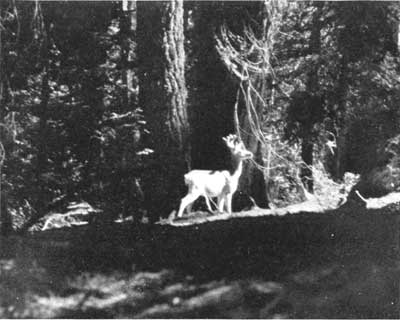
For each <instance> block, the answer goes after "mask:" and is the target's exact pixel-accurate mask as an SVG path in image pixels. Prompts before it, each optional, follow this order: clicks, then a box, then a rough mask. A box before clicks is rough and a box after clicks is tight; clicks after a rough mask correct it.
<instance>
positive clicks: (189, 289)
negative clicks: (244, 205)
mask: <svg viewBox="0 0 400 320" xmlns="http://www.w3.org/2000/svg"><path fill="white" fill-rule="evenodd" d="M359 211H360V212H357V213H354V212H344V211H343V210H342V211H340V210H337V211H331V212H326V213H298V214H292V215H285V216H259V217H240V218H234V219H228V220H224V221H222V220H221V221H214V222H207V223H202V224H193V225H188V226H174V225H154V226H149V225H142V226H140V227H135V226H133V225H129V224H116V225H112V226H97V227H96V226H89V227H76V228H70V229H59V230H49V231H46V232H39V233H35V234H33V235H30V236H26V237H23V238H22V237H10V238H7V239H2V240H1V242H0V272H1V273H0V297H1V302H0V316H1V317H2V318H4V317H7V318H16V317H18V318H22V317H31V318H39V317H40V318H49V317H58V318H113V317H118V318H124V317H130V318H232V317H234V318H399V310H398V306H397V304H398V302H399V301H398V298H399V294H398V293H399V275H400V264H399V263H398V215H397V211H396V209H394V210H392V212H383V211H382V210H375V211H371V210H368V211H367V210H361V209H360V210H359Z"/></svg>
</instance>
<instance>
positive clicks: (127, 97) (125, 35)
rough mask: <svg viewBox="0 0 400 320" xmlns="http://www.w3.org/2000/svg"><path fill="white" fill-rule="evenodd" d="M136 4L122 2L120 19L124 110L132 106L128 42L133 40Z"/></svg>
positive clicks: (131, 74) (131, 56)
mask: <svg viewBox="0 0 400 320" xmlns="http://www.w3.org/2000/svg"><path fill="white" fill-rule="evenodd" d="M135 9H136V2H135V1H125V0H124V2H123V13H122V17H121V37H122V39H121V46H122V68H123V71H122V73H123V74H122V77H123V79H122V81H123V82H124V87H125V92H124V96H123V103H124V108H127V109H130V108H129V107H131V106H132V92H133V75H134V70H133V68H132V63H133V62H132V60H133V50H132V48H131V45H130V42H131V41H132V40H133V39H134V38H135V29H136V23H135V22H136V12H135Z"/></svg>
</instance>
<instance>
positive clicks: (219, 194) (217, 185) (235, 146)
mask: <svg viewBox="0 0 400 320" xmlns="http://www.w3.org/2000/svg"><path fill="white" fill-rule="evenodd" d="M222 139H223V140H224V141H225V144H226V146H227V147H228V148H229V151H230V152H231V156H232V164H233V166H232V169H231V170H223V171H213V170H192V171H190V172H188V173H187V174H185V176H184V177H185V184H186V185H187V186H188V187H189V191H188V194H187V195H186V196H185V197H184V198H183V199H182V200H181V205H180V207H179V211H178V214H177V217H182V215H183V212H184V210H185V209H186V207H188V206H189V205H191V204H192V203H193V202H194V201H196V199H197V198H199V197H200V196H203V197H204V198H205V199H206V204H207V207H208V210H210V211H211V212H212V209H211V205H210V199H211V198H217V207H218V211H219V212H223V210H224V206H225V207H226V211H227V212H228V213H232V196H233V194H234V193H235V191H236V190H237V188H238V183H239V178H240V175H241V174H242V170H243V160H245V159H250V158H252V157H253V154H252V153H251V152H250V151H248V150H247V149H246V147H245V146H244V144H243V142H242V141H240V140H239V138H238V137H237V136H236V135H233V134H230V135H229V136H227V137H224V138H222Z"/></svg>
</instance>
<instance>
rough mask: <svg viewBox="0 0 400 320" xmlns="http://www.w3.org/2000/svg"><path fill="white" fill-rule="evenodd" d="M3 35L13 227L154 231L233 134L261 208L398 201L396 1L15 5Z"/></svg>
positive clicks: (5, 169)
mask: <svg viewBox="0 0 400 320" xmlns="http://www.w3.org/2000/svg"><path fill="white" fill-rule="evenodd" d="M0 35H1V38H0V42H1V51H0V59H1V60H0V61H1V64H0V66H1V72H0V74H1V76H0V101H1V114H0V116H1V123H2V125H1V130H2V131H1V134H2V135H1V142H2V146H3V147H4V152H2V157H3V158H4V159H3V163H2V179H1V186H2V206H3V208H7V210H6V211H7V214H4V212H3V214H2V216H3V217H5V216H8V218H3V220H4V219H5V221H3V225H9V227H12V229H13V230H26V229H28V228H29V227H31V226H32V225H33V224H35V223H36V222H37V221H38V220H39V219H40V218H41V217H43V216H45V215H47V214H49V213H51V212H57V211H60V210H63V209H62V208H65V206H66V205H67V204H68V203H70V202H73V201H86V202H88V203H89V204H90V205H91V206H93V207H94V208H96V209H98V210H102V212H103V214H102V218H101V219H104V220H107V221H108V220H110V219H111V220H113V219H117V218H128V217H132V218H133V219H134V220H136V221H140V220H141V219H142V217H143V215H146V216H147V217H148V218H150V220H151V221H157V220H158V218H159V217H165V216H168V215H169V214H170V213H171V212H172V211H173V210H176V208H177V205H178V203H179V199H180V198H181V197H182V195H183V194H184V192H185V186H184V183H183V174H184V173H185V172H187V171H188V170H189V169H193V168H196V169H211V170H217V169H221V168H224V167H225V166H226V165H227V163H228V162H229V157H228V155H227V152H226V150H225V147H224V145H223V143H222V141H221V137H223V136H225V135H226V134H229V133H235V132H236V133H237V134H238V135H239V136H240V137H241V138H242V139H243V141H244V142H245V144H246V146H247V148H248V149H249V150H250V151H252V152H253V154H254V155H255V157H254V160H253V161H252V162H248V163H246V166H245V169H244V174H243V176H242V178H241V181H240V188H239V190H240V191H241V192H240V195H242V196H243V195H247V196H251V197H252V198H253V199H254V200H255V203H256V204H257V205H258V206H259V207H262V208H267V207H269V206H273V207H275V206H282V205H287V204H291V203H295V202H298V201H301V200H304V199H305V196H307V195H309V194H310V193H313V192H314V193H317V194H319V195H321V194H329V193H330V192H331V190H327V189H326V188H325V189H324V185H326V184H324V183H322V184H321V183H319V182H318V181H315V179H314V178H313V177H315V176H316V175H318V174H319V175H323V176H324V177H326V178H327V179H331V180H330V181H332V183H341V181H343V177H344V173H345V172H351V173H355V174H361V182H360V183H361V184H362V181H364V180H366V181H371V180H373V181H374V182H373V183H364V184H363V185H364V187H363V186H362V185H361V186H360V188H361V189H363V190H360V191H361V193H366V196H377V195H383V194H385V193H388V192H390V191H395V190H396V187H397V182H393V181H392V180H396V179H394V178H391V176H393V175H396V173H397V171H398V169H399V168H398V166H397V165H396V164H395V162H396V161H395V160H393V159H392V160H388V159H386V158H385V159H378V158H379V157H385V156H382V152H381V151H378V152H377V150H378V148H377V147H378V146H382V145H384V144H385V143H386V142H387V141H388V140H389V139H393V138H395V137H396V136H397V134H398V132H397V129H398V120H399V116H398V106H397V103H398V94H399V92H398V89H399V84H398V74H399V66H398V42H397V39H398V5H397V3H390V2H385V3H378V2H368V3H364V2H348V3H336V2H315V3H314V2H301V3H291V2H290V3H289V2H288V3H286V2H280V1H279V2H278V1H272V0H271V1H265V2H257V1H254V2H234V3H233V2H206V3H196V2H187V3H183V2H182V1H171V2H168V3H164V2H152V3H146V2H140V1H139V2H137V3H135V2H130V1H124V2H123V3H119V2H112V1H110V2H90V3H89V2H68V1H60V2H54V3H46V2H40V1H36V2H18V1H17V2H15V1H3V2H2V4H1V30H0ZM2 150H3V149H2ZM388 152H389V151H388ZM386 153H387V152H386ZM386 153H385V154H386ZM389 153H390V152H389ZM390 154H391V153H390ZM396 156H397V154H396V155H395V157H396ZM386 157H391V155H388V154H387V155H386ZM385 161H386V162H385ZM387 161H391V162H390V163H391V164H390V168H389V167H385V166H386V165H387ZM371 170H372V171H371ZM389 171H390V173H389ZM371 172H374V173H375V175H374V174H373V173H371ZM371 174H372V175H373V176H372V177H371ZM378 176H379V177H378ZM236 202H237V209H238V210H239V209H240V208H241V206H240V201H239V200H238V201H236ZM6 221H8V222H6ZM10 221H12V225H10ZM9 227H7V228H9ZM7 228H6V229H7Z"/></svg>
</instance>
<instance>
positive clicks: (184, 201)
mask: <svg viewBox="0 0 400 320" xmlns="http://www.w3.org/2000/svg"><path fill="white" fill-rule="evenodd" d="M199 196H200V195H199V194H197V193H188V194H187V195H186V197H184V198H183V199H182V200H181V205H180V207H179V211H178V214H177V217H178V218H179V217H182V215H183V211H184V210H185V208H186V207H187V206H188V205H190V204H192V203H193V202H195V201H196V199H197V198H198V197H199Z"/></svg>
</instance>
